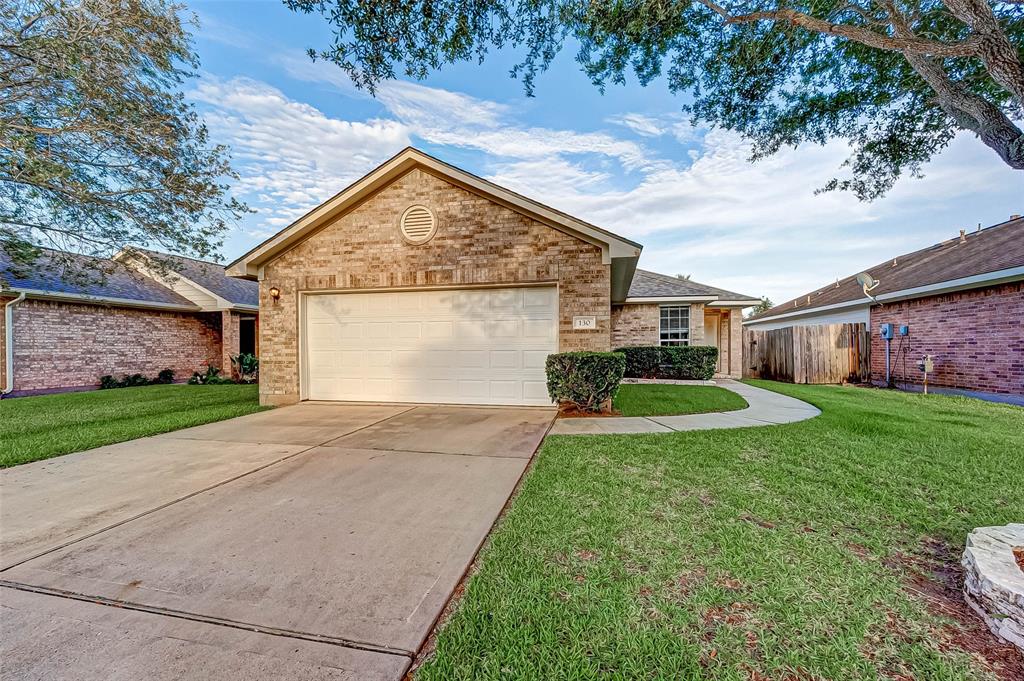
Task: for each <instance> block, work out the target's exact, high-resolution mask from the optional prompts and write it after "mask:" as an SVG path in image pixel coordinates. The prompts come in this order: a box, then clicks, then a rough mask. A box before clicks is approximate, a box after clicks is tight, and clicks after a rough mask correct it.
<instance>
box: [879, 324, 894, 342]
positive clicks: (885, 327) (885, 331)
mask: <svg viewBox="0 0 1024 681" xmlns="http://www.w3.org/2000/svg"><path fill="white" fill-rule="evenodd" d="M878 335H880V336H881V337H882V338H884V339H885V340H892V324H882V325H881V326H879V327H878Z"/></svg>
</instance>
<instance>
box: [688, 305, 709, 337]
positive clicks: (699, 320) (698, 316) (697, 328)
mask: <svg viewBox="0 0 1024 681" xmlns="http://www.w3.org/2000/svg"><path fill="white" fill-rule="evenodd" d="M690 345H706V343H705V342H704V304H703V303H690Z"/></svg>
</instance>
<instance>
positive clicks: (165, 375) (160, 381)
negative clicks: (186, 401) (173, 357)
mask: <svg viewBox="0 0 1024 681" xmlns="http://www.w3.org/2000/svg"><path fill="white" fill-rule="evenodd" d="M168 383H174V370H173V369H163V370H162V371H161V372H160V373H159V374H157V375H156V378H154V379H153V384H154V385H166V384H168Z"/></svg>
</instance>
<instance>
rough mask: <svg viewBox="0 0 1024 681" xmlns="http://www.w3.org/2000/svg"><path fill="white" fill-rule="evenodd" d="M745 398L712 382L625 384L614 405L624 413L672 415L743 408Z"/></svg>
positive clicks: (629, 414) (745, 404)
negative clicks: (698, 383)
mask: <svg viewBox="0 0 1024 681" xmlns="http://www.w3.org/2000/svg"><path fill="white" fill-rule="evenodd" d="M746 406H747V402H746V400H744V399H743V398H742V397H740V396H739V395H737V394H736V393H734V392H732V391H730V390H726V389H725V388H717V387H715V386H711V385H667V384H656V383H642V384H630V383H627V384H624V385H622V386H619V392H618V394H616V395H615V402H614V407H615V410H616V411H618V412H620V413H621V414H622V415H623V416H673V415H676V414H706V413H708V412H712V411H734V410H736V409H744V408H745V407H746Z"/></svg>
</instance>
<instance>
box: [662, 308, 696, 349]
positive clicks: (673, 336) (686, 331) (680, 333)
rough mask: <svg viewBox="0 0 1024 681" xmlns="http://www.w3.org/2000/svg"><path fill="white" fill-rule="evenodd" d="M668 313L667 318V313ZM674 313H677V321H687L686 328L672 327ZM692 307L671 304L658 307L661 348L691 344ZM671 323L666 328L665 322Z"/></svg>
mask: <svg viewBox="0 0 1024 681" xmlns="http://www.w3.org/2000/svg"><path fill="white" fill-rule="evenodd" d="M666 312H667V313H668V317H666V315H665V313H666ZM673 312H675V313H676V316H675V320H676V321H682V320H683V319H685V320H686V325H685V326H682V327H680V326H678V325H677V326H674V327H673V326H672V325H671V322H672V321H673V314H672V313H673ZM691 312H692V310H691V309H690V305H688V304H671V305H659V306H658V345H659V346H681V345H689V344H690V313H691ZM666 321H667V322H670V323H669V325H668V326H666V324H665V322H666Z"/></svg>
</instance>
